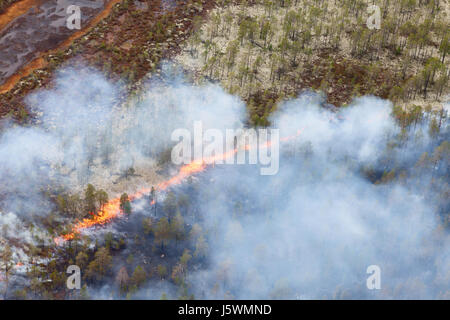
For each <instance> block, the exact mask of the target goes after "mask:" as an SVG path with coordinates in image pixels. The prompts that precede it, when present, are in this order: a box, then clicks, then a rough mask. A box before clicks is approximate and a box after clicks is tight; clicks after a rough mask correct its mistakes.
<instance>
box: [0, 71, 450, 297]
mask: <svg viewBox="0 0 450 320" xmlns="http://www.w3.org/2000/svg"><path fill="white" fill-rule="evenodd" d="M165 72H166V75H165V77H163V80H158V81H149V83H148V85H146V86H145V89H144V90H143V92H142V93H141V94H139V95H137V96H136V97H129V99H128V100H127V101H126V102H121V101H122V100H121V96H122V95H123V93H122V91H121V89H120V88H121V87H120V86H119V85H118V84H111V83H110V82H108V81H106V80H105V79H104V78H103V77H102V76H101V75H100V74H98V73H97V72H95V71H93V70H89V69H85V70H81V71H80V70H73V69H64V70H62V71H61V72H60V73H59V75H58V80H57V81H56V85H55V87H54V88H52V89H47V90H43V91H40V92H38V93H36V94H34V95H32V96H30V97H29V98H28V104H29V106H30V107H31V108H32V109H33V110H34V111H35V112H36V113H37V114H38V115H39V119H38V120H39V121H38V123H37V124H36V125H34V126H30V127H17V126H13V125H11V124H5V125H4V129H3V132H2V134H1V137H0V159H1V161H0V181H1V186H0V188H1V192H2V197H1V199H0V201H1V202H0V206H1V208H2V212H5V213H9V212H12V213H14V214H15V215H17V216H19V217H21V219H23V220H27V219H32V217H33V216H34V215H39V216H42V215H46V214H48V213H49V212H51V211H52V210H54V208H53V207H52V205H51V203H50V202H49V201H48V199H47V197H46V196H45V191H52V192H54V191H55V190H61V189H62V190H70V191H71V192H80V191H81V190H82V189H83V188H84V187H85V186H86V184H87V183H93V184H94V185H95V186H98V187H102V188H105V189H107V190H108V191H109V192H110V193H115V194H110V196H113V195H117V194H119V193H121V192H125V191H129V190H138V189H139V188H140V187H143V186H146V187H148V186H149V185H154V184H155V183H156V182H158V181H159V180H161V179H162V177H161V176H159V174H158V173H157V169H158V165H157V158H158V157H159V156H160V155H161V154H162V153H164V152H166V151H167V150H170V148H171V147H172V146H173V142H172V141H171V140H170V134H171V132H172V131H173V130H174V129H176V128H186V129H189V130H190V129H192V127H193V122H194V121H202V122H203V127H204V129H207V128H217V129H226V128H231V129H233V128H237V127H242V123H243V122H244V116H245V105H244V103H242V102H241V101H240V100H239V99H237V98H236V97H233V96H231V95H229V94H227V93H225V92H224V91H223V90H222V89H221V88H220V87H219V86H216V85H207V86H202V87H194V86H192V85H190V84H188V83H186V82H184V81H183V80H182V78H181V77H180V76H179V75H177V74H176V72H175V71H174V70H173V69H170V68H168V69H166V70H165ZM174 73H175V74H174ZM323 106H324V102H323V98H321V97H320V96H319V95H316V94H312V93H305V94H303V95H301V96H300V97H299V98H298V99H294V100H292V101H288V102H285V103H283V104H281V105H280V106H279V108H278V111H277V112H276V113H275V114H274V115H273V118H272V119H271V123H272V126H273V127H274V128H279V129H280V136H281V137H283V136H290V135H293V134H295V133H296V132H298V130H301V132H302V133H301V135H300V136H299V137H298V138H296V139H294V140H291V141H288V142H285V143H282V145H281V159H280V171H279V173H278V174H277V175H274V176H267V177H263V176H260V175H259V169H258V168H257V167H256V166H251V165H223V166H216V167H215V168H210V169H209V170H208V171H206V172H205V173H202V174H201V175H200V177H199V179H198V180H196V181H194V182H191V183H194V184H195V188H194V190H195V193H192V190H191V191H189V192H188V196H189V197H190V200H189V201H190V202H191V205H192V206H195V207H196V208H197V209H198V212H199V213H200V216H199V217H197V219H193V218H192V221H191V220H189V218H188V217H186V222H188V223H189V224H193V223H199V224H200V225H201V226H202V228H203V230H205V231H206V236H207V239H208V244H209V250H208V252H209V254H208V257H207V258H206V260H207V261H206V264H205V266H206V267H202V268H200V270H198V271H194V272H190V273H189V275H188V279H187V282H188V284H189V290H190V291H191V292H193V293H194V294H195V297H196V298H224V297H225V298H226V297H234V298H238V299H245V298H247V299H248V298H288V299H295V298H306V299H309V298H445V297H446V296H445V294H447V295H448V288H449V287H450V274H449V272H448V270H450V268H449V267H450V252H449V250H450V249H449V248H450V246H449V244H450V243H449V237H448V234H447V233H446V231H444V230H442V229H440V228H439V223H440V221H439V216H438V214H437V213H438V210H439V209H438V204H437V203H436V201H435V200H436V199H434V198H433V197H431V196H428V195H426V194H425V193H424V189H426V188H427V186H428V184H429V183H430V181H431V180H433V177H432V176H431V174H430V172H427V173H425V172H424V173H420V172H419V173H414V174H413V172H414V170H413V168H414V166H415V163H416V161H417V159H418V157H419V155H420V154H421V153H423V152H425V151H428V152H431V151H432V150H433V148H434V147H435V146H436V145H437V143H438V142H433V141H432V139H431V138H430V137H429V135H428V128H427V127H426V126H425V125H423V126H422V125H419V127H420V128H419V129H418V131H417V130H416V132H414V134H413V133H409V134H410V135H411V137H410V139H409V140H407V143H404V144H402V145H398V144H396V145H395V146H392V141H393V140H395V138H396V137H398V135H399V134H401V130H400V128H399V127H398V125H397V124H396V122H395V121H394V119H393V117H392V116H391V113H392V105H391V103H390V102H388V101H384V100H381V99H378V98H375V97H364V98H359V99H356V100H355V101H354V103H353V104H352V105H351V106H349V107H347V108H344V109H342V110H340V111H339V112H338V113H336V112H335V111H330V110H329V109H327V108H324V107H323ZM441 131H442V132H444V135H445V134H447V137H448V126H447V125H446V123H444V124H443V126H442V128H441ZM417 132H420V134H417ZM447 160H448V159H447ZM388 164H390V165H388ZM392 164H394V165H395V166H396V167H400V168H403V169H404V170H405V172H407V173H408V175H407V178H405V179H403V180H401V179H395V180H393V181H391V182H386V183H382V184H374V183H373V181H370V180H369V179H368V177H367V176H366V175H365V173H364V172H365V171H366V170H367V169H368V168H370V170H372V171H374V172H378V173H379V172H383V171H386V170H389V169H391V168H390V167H389V166H392ZM130 167H133V168H135V169H136V172H137V176H138V177H137V178H135V179H134V180H132V181H131V182H127V183H126V184H123V183H114V182H115V181H119V180H120V179H119V178H120V176H121V173H122V172H123V171H124V170H127V169H128V168H130ZM435 171H436V172H435V173H436V175H444V176H445V175H447V176H448V162H447V161H444V164H443V165H440V167H439V166H438V167H437V168H435ZM434 178H435V177H434ZM111 184H115V186H114V185H113V186H112V185H111ZM183 191H184V189H183V187H180V188H178V189H177V190H176V192H183ZM135 205H137V204H135ZM5 213H3V214H2V215H1V217H2V219H0V223H2V224H4V223H6V222H5V221H8V219H6V218H5V217H9V216H5ZM24 237H26V236H24ZM370 265H378V266H379V267H380V268H381V282H382V289H381V290H368V289H367V287H366V279H367V277H368V276H369V275H368V274H367V273H366V269H367V267H368V266H370ZM175 291H176V289H174V288H172V287H170V288H161V284H158V285H155V284H154V283H151V284H150V285H149V287H148V288H145V289H143V290H142V291H141V292H140V293H139V294H138V295H137V296H138V297H140V298H158V297H159V296H160V293H161V292H165V293H168V294H169V296H171V292H175ZM107 292H108V289H107V287H105V288H103V290H101V291H100V292H99V293H98V295H97V297H99V298H105V297H106V296H107ZM93 293H94V292H93ZM94 294H95V293H94ZM174 295H175V294H174ZM94 297H95V296H94ZM173 297H175V296H173ZM447 297H448V296H447Z"/></svg>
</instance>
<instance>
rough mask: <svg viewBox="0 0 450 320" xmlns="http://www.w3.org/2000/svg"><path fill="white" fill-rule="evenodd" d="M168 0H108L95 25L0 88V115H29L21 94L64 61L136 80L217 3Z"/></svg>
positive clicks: (45, 80)
mask: <svg viewBox="0 0 450 320" xmlns="http://www.w3.org/2000/svg"><path fill="white" fill-rule="evenodd" d="M113 2H115V3H116V2H118V0H113ZM172 2H173V5H172V6H167V5H166V2H165V1H161V0H157V1H154V0H147V1H141V2H139V3H138V1H137V0H136V1H134V2H132V1H126V0H125V1H121V3H119V4H115V5H114V3H110V6H109V8H107V10H105V11H104V13H103V15H102V16H101V17H98V18H96V19H95V20H93V21H92V22H91V24H92V25H94V24H97V25H96V26H94V27H92V26H91V27H89V28H86V29H85V30H83V31H80V32H79V33H77V34H74V35H73V36H71V37H70V38H69V39H67V40H66V41H65V42H64V43H63V44H62V45H61V46H60V47H59V48H58V49H57V50H53V51H52V52H46V53H43V54H42V55H41V56H40V57H39V58H38V59H37V60H35V61H34V62H33V64H32V65H29V66H27V67H26V68H25V69H24V70H23V71H22V74H21V75H15V78H14V79H13V80H10V81H9V82H8V86H7V88H3V90H2V91H1V92H2V94H0V117H1V116H5V115H7V114H10V115H13V116H14V117H15V118H16V119H20V120H24V119H22V118H23V117H25V118H26V117H27V115H28V112H27V111H26V109H25V106H24V102H23V98H24V96H25V95H26V94H28V93H29V92H30V91H32V90H34V89H36V88H40V87H43V86H48V85H51V83H52V77H53V71H54V70H56V68H58V67H60V66H61V65H63V64H71V65H76V64H78V63H82V64H87V65H89V66H94V67H96V68H97V69H99V70H101V71H103V72H104V73H105V75H107V76H108V77H109V78H111V79H119V78H120V79H125V80H127V81H129V83H130V84H134V83H136V82H138V80H140V79H141V78H143V77H144V76H145V75H146V74H148V73H149V72H150V71H152V70H154V69H155V68H156V66H157V63H158V62H159V61H161V59H165V58H170V57H172V56H174V55H175V54H177V53H178V52H179V51H180V44H181V43H182V42H183V41H184V40H185V39H186V38H187V37H188V36H189V35H190V34H191V32H192V29H193V23H192V21H193V19H194V17H196V16H204V15H206V13H207V12H208V10H210V9H211V8H212V7H213V6H214V3H215V1H213V0H195V1H192V2H188V3H187V2H186V1H176V2H175V1H172ZM142 3H143V4H145V6H144V5H142ZM108 13H109V16H107V17H105V15H107V14H108ZM102 19H103V20H102ZM83 35H84V36H83ZM81 36H83V37H81ZM36 68H37V69H36ZM130 87H131V89H133V88H132V87H133V86H132V85H130Z"/></svg>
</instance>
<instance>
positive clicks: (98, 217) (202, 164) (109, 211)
mask: <svg viewBox="0 0 450 320" xmlns="http://www.w3.org/2000/svg"><path fill="white" fill-rule="evenodd" d="M301 132H302V130H298V131H297V134H295V135H292V136H288V137H284V138H280V141H288V140H291V139H294V138H296V137H298V136H299V135H300V134H301ZM271 144H272V143H271V141H268V142H267V143H266V144H265V145H264V146H262V147H263V148H268V147H269V146H271ZM244 149H245V150H250V149H251V146H250V145H246V146H244ZM238 151H239V149H238V148H235V149H233V150H231V151H227V152H225V153H223V154H218V155H214V156H211V157H207V158H204V159H201V160H194V161H193V162H191V163H189V164H186V165H184V166H182V167H181V168H180V171H179V172H178V174H177V175H175V176H174V177H172V178H170V179H169V180H166V181H163V182H161V183H159V184H158V185H157V186H156V188H155V189H156V190H162V191H164V190H166V189H168V188H169V187H171V186H174V185H177V184H180V183H181V182H182V181H183V180H184V179H186V178H187V177H189V176H192V175H193V174H195V173H198V172H201V171H203V170H205V169H206V167H207V165H208V164H213V163H215V162H217V161H219V160H220V161H224V160H226V159H228V158H231V157H233V156H234V155H235V154H236V153H237V152H238ZM150 192H151V188H143V189H141V190H139V191H138V192H136V193H135V194H133V195H130V196H129V199H130V201H132V200H136V199H140V198H142V197H143V196H144V195H146V194H149V193H150ZM154 204H155V200H153V201H152V202H151V205H154ZM122 214H123V211H122V210H120V198H114V199H112V200H110V201H108V202H107V203H106V204H105V205H104V206H103V207H102V208H101V209H100V210H99V211H98V212H97V214H94V215H92V218H90V219H88V218H85V219H83V220H81V221H79V222H78V223H76V224H75V225H74V226H73V228H72V231H71V232H70V233H68V234H65V235H62V236H60V237H56V238H54V239H53V240H54V242H55V243H56V244H57V245H62V244H63V243H64V242H66V241H68V240H72V239H74V238H75V236H76V235H77V234H79V233H80V232H81V231H83V230H85V229H88V228H90V227H93V226H96V225H104V224H106V223H108V222H110V221H111V220H112V219H114V218H116V217H118V216H120V215H122Z"/></svg>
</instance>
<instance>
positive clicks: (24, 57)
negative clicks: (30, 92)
mask: <svg viewBox="0 0 450 320" xmlns="http://www.w3.org/2000/svg"><path fill="white" fill-rule="evenodd" d="M119 1H120V0H109V1H107V2H105V3H104V2H103V0H97V1H86V0H73V1H71V2H70V3H69V2H68V1H67V0H50V1H45V0H23V1H21V2H18V3H17V4H16V5H13V6H12V7H10V8H9V9H8V10H7V12H6V13H5V14H4V15H1V16H0V18H1V19H2V20H0V26H1V23H3V29H2V30H0V84H1V86H0V93H5V92H7V91H9V90H11V89H12V88H13V87H14V85H15V84H16V83H17V82H18V81H19V80H20V79H21V78H22V77H25V76H27V75H29V74H30V73H31V72H32V71H33V70H35V69H38V68H42V67H44V66H45V64H46V62H45V61H44V59H43V58H42V56H43V55H45V54H47V53H49V52H54V51H57V50H60V49H64V48H66V47H67V46H68V45H70V44H71V43H72V42H73V41H74V40H75V39H77V38H79V37H81V36H83V35H84V34H86V33H87V32H88V31H89V30H90V29H91V28H92V27H93V26H95V25H96V24H97V23H98V22H99V21H101V20H102V19H103V18H104V17H106V16H107V15H108V14H109V13H110V11H111V9H112V8H113V5H114V4H115V3H117V2H119ZM71 4H74V5H78V6H79V7H80V9H81V26H82V29H81V30H70V29H68V28H67V27H66V20H67V17H68V15H67V14H66V9H67V7H68V6H69V5H71ZM5 23H6V25H5Z"/></svg>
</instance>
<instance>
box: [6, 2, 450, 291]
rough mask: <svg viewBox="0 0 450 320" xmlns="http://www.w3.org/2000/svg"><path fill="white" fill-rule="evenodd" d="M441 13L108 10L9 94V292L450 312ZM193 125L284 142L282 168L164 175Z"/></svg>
mask: <svg viewBox="0 0 450 320" xmlns="http://www.w3.org/2000/svg"><path fill="white" fill-rule="evenodd" d="M22 1H23V0H22ZM13 2H14V1H0V18H1V14H2V11H3V10H5V9H6V8H8V6H10V5H11V3H13ZM370 5H376V6H378V7H379V8H380V17H381V26H380V28H379V29H377V28H374V29H370V28H368V26H367V19H368V17H369V16H370V13H369V12H368V7H369V6H370ZM449 14H450V5H449V2H448V1H445V0H401V1H393V0H328V1H327V0H239V1H238V0H217V1H208V0H188V1H170V2H169V1H163V0H158V1H152V0H148V1H147V0H146V1H130V0H123V1H119V2H118V3H117V4H115V5H114V6H113V7H112V9H111V13H110V14H109V15H108V16H107V17H105V18H104V19H103V20H101V22H99V23H98V24H97V25H96V26H94V27H92V28H91V29H89V30H87V31H85V32H86V33H85V34H83V36H82V37H80V38H77V39H75V40H73V41H72V42H71V43H70V44H69V45H68V46H66V47H61V48H57V49H55V50H54V51H51V50H50V51H47V52H44V53H42V56H41V57H40V59H42V61H41V62H42V64H40V65H39V67H37V68H34V67H33V68H30V73H28V74H26V73H24V74H23V76H22V77H20V78H19V81H17V83H15V84H14V85H13V86H12V87H11V88H9V89H5V90H6V91H2V93H1V94H0V115H1V119H0V299H5V300H9V299H11V300H13V299H18V300H21V299H23V300H39V299H43V300H63V299H66V300H77V299H79V300H87V299H163V300H165V299H180V300H189V299H444V300H448V299H450V274H449V271H448V270H449V269H450V268H449V266H450V258H449V257H450V255H449V253H450V251H449V250H450V210H449V209H450V201H449V199H450V197H449V192H450V187H449V181H450V179H449V174H450V166H449V160H450V141H449V138H450V136H449V135H450V131H449V129H450V128H449V117H448V113H449V110H450V105H449V101H448V97H449V94H450V90H449V89H450V86H449V77H450V68H449V55H450V54H449V51H450V43H449V41H450V32H449V30H450V26H449V21H450V20H449ZM83 32H84V31H83ZM194 121H202V122H203V123H204V126H205V128H220V129H222V128H236V127H237V128H249V127H252V128H276V129H279V130H280V137H281V138H282V139H281V141H280V171H279V173H277V174H276V175H274V176H261V175H260V174H259V169H260V168H259V167H258V165H256V166H255V165H232V166H227V165H205V164H203V163H202V164H201V165H198V166H196V165H195V163H194V162H193V163H191V165H192V164H193V165H192V166H190V165H189V164H187V165H185V166H177V165H174V164H173V163H172V162H171V150H172V148H173V146H174V142H173V140H171V133H172V132H173V131H174V130H175V129H177V128H192V124H193V122H194ZM189 170H190V171H189ZM373 264H376V265H379V266H380V267H381V270H382V276H383V280H382V289H381V290H368V289H367V288H366V278H367V274H366V268H367V267H368V266H369V265H373ZM74 265H75V266H77V267H79V269H80V270H81V287H80V288H76V289H72V288H69V286H68V280H69V278H70V273H68V272H67V270H68V267H69V266H74Z"/></svg>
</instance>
